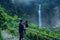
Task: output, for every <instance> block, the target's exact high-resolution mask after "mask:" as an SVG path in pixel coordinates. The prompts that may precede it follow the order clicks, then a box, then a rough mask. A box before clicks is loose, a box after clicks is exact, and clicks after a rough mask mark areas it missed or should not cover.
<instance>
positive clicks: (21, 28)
mask: <svg viewBox="0 0 60 40" xmlns="http://www.w3.org/2000/svg"><path fill="white" fill-rule="evenodd" d="M19 34H20V39H19V40H23V37H24V25H23V20H20V23H19Z"/></svg>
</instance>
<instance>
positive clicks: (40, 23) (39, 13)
mask: <svg viewBox="0 0 60 40" xmlns="http://www.w3.org/2000/svg"><path fill="white" fill-rule="evenodd" d="M38 15H39V18H38V20H39V27H41V25H42V22H41V5H40V4H39V9H38Z"/></svg>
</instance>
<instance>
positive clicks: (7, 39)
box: [1, 30, 19, 40]
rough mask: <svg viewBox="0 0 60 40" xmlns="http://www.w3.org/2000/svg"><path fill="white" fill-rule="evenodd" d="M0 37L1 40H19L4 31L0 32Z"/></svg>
mask: <svg viewBox="0 0 60 40" xmlns="http://www.w3.org/2000/svg"><path fill="white" fill-rule="evenodd" d="M1 35H2V37H3V40H19V38H17V37H15V36H14V35H12V34H9V33H8V32H7V31H6V30H3V31H1Z"/></svg>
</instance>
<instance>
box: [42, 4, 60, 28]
mask: <svg viewBox="0 0 60 40" xmlns="http://www.w3.org/2000/svg"><path fill="white" fill-rule="evenodd" d="M50 6H51V5H50ZM44 7H45V6H44ZM44 7H43V8H42V24H43V26H44V27H48V28H51V29H52V28H55V27H59V26H60V8H59V7H60V5H56V6H53V7H52V6H51V7H45V8H44Z"/></svg>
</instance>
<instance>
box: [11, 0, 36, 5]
mask: <svg viewBox="0 0 60 40" xmlns="http://www.w3.org/2000/svg"><path fill="white" fill-rule="evenodd" d="M36 1H37V0H12V2H13V3H14V4H17V5H19V4H25V5H30V4H31V2H36Z"/></svg>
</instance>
